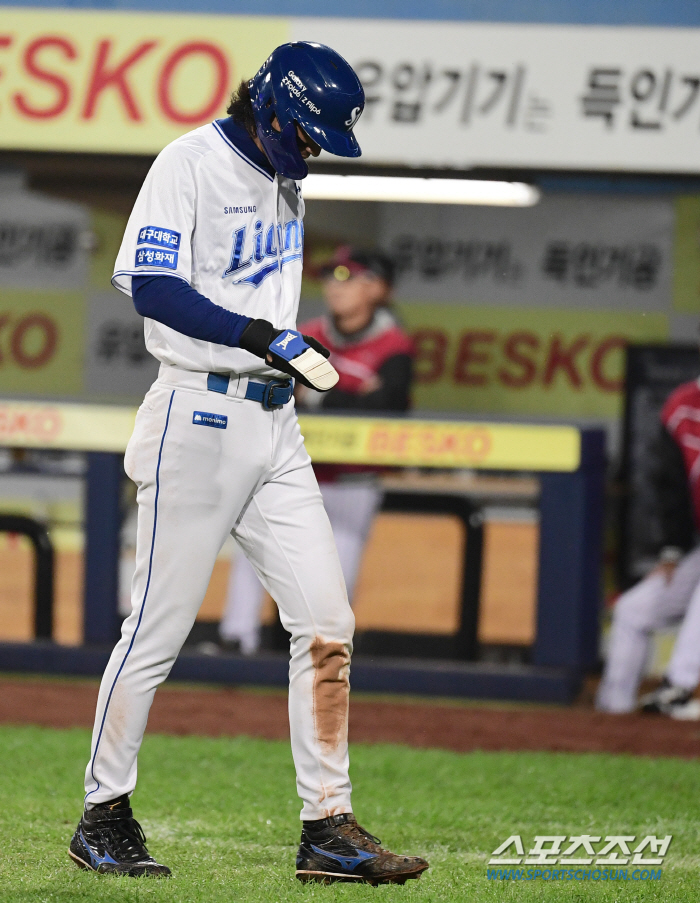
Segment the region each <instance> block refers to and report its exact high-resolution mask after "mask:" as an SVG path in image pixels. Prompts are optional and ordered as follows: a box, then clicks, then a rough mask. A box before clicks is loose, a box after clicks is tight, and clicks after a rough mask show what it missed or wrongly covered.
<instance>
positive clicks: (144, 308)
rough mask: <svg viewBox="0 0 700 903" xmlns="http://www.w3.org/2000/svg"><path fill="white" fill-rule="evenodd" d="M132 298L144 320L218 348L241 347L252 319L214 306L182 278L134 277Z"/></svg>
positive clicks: (132, 278)
mask: <svg viewBox="0 0 700 903" xmlns="http://www.w3.org/2000/svg"><path fill="white" fill-rule="evenodd" d="M131 295H132V298H133V300H134V307H135V308H136V310H137V311H138V312H139V313H140V314H141V316H142V317H150V318H151V319H152V320H157V321H158V322H159V323H163V325H165V326H169V327H170V328H171V329H175V330H176V331H177V332H181V333H182V334H183V335H188V336H190V337H191V338H193V339H202V340H203V341H205V342H216V343H217V344H218V345H229V346H230V347H231V348H237V347H239V342H240V338H241V335H242V333H243V330H244V329H245V328H246V326H247V325H248V324H249V323H250V322H251V318H250V317H244V316H243V315H242V314H235V313H233V312H232V311H230V310H225V309H224V308H223V307H219V305H218V304H214V303H213V302H212V301H210V300H209V298H205V297H204V295H200V293H199V292H198V291H197V290H196V289H194V288H192V286H191V285H188V284H187V283H186V282H185V281H184V280H182V279H174V278H173V277H172V276H132V277H131Z"/></svg>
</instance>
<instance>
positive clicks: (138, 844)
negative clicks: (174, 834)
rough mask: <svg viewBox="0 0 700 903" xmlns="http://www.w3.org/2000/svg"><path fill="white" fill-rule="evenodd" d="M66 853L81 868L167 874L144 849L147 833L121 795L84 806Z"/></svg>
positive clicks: (114, 871)
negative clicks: (109, 800) (92, 807)
mask: <svg viewBox="0 0 700 903" xmlns="http://www.w3.org/2000/svg"><path fill="white" fill-rule="evenodd" d="M68 855H69V856H70V858H71V859H72V860H73V862H75V863H76V865H78V866H79V867H80V868H81V869H87V870H88V871H91V872H100V874H112V875H128V876H129V877H131V878H140V877H141V876H143V875H148V876H149V877H159V878H160V877H168V876H170V874H171V871H170V869H169V868H168V867H167V865H161V864H160V863H159V862H156V861H155V859H154V858H153V857H152V856H151V855H150V853H149V852H148V850H147V849H146V836H145V834H144V833H143V830H142V829H141V825H140V824H139V823H138V822H137V821H136V819H135V818H134V816H133V813H132V811H131V808H130V807H129V798H128V797H127V796H126V794H125V795H124V796H120V797H119V798H118V799H116V800H111V802H109V803H102V804H101V805H99V806H95V807H94V809H86V810H85V812H84V813H83V817H82V818H81V819H80V822H79V823H78V827H77V828H76V831H75V834H74V835H73V838H72V839H71V842H70V846H69V848H68Z"/></svg>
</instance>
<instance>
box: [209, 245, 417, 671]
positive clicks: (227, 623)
mask: <svg viewBox="0 0 700 903" xmlns="http://www.w3.org/2000/svg"><path fill="white" fill-rule="evenodd" d="M321 275H322V278H323V292H324V297H325V301H326V305H327V308H328V312H327V313H326V314H324V315H323V316H321V317H318V318H317V319H315V320H312V321H310V322H308V323H305V324H302V326H301V327H300V328H301V329H302V331H303V332H304V333H308V335H311V336H313V337H314V338H315V339H317V340H318V341H319V342H322V344H323V345H324V346H325V347H326V348H328V349H329V350H330V352H331V356H330V361H331V363H332V364H333V366H334V367H335V369H336V370H337V371H338V374H339V381H338V384H337V385H336V386H335V387H334V388H333V389H331V390H330V391H329V392H324V393H319V392H310V391H309V390H308V389H305V388H304V387H297V391H296V396H297V402H300V403H301V405H303V406H305V407H307V408H308V409H311V410H313V409H318V408H321V409H322V410H323V411H338V412H340V413H342V412H344V411H353V412H361V411H366V412H367V413H377V412H379V411H392V412H397V413H398V412H401V413H403V412H405V411H406V410H407V409H408V407H409V405H410V389H411V377H412V355H413V345H412V343H411V340H410V339H409V337H408V336H407V335H406V334H405V333H404V331H403V330H402V329H401V327H400V326H399V324H398V322H397V320H396V318H395V316H394V315H393V313H392V311H391V309H390V307H389V301H390V295H391V288H392V285H393V281H394V267H393V264H392V261H391V260H390V259H389V258H388V257H386V256H385V255H384V254H381V253H379V252H378V251H365V250H360V249H352V248H349V247H345V246H343V247H340V248H338V249H337V251H336V253H335V254H334V256H333V258H332V259H331V260H330V261H329V262H328V264H327V265H326V266H325V267H324V269H323V271H322V273H321ZM314 471H315V473H316V477H317V479H318V481H319V486H320V489H321V494H322V496H323V503H324V506H325V508H326V511H327V513H328V517H329V520H330V522H331V527H332V528H333V536H334V537H335V542H336V546H337V548H338V555H339V558H340V564H341V567H342V569H343V576H344V577H345V585H346V587H347V590H348V597H349V599H350V602H351V603H352V600H353V595H354V589H355V583H356V580H357V575H358V572H359V569H360V564H361V562H362V552H363V550H364V547H365V544H366V542H367V538H368V536H369V532H370V530H371V528H372V522H373V520H374V516H375V514H376V512H377V510H378V508H379V506H380V505H381V501H382V491H381V487H380V486H379V484H378V480H377V476H376V470H375V469H374V468H371V467H357V466H348V465H335V464H334V465H329V464H320V465H315V466H314ZM263 601H264V590H263V588H262V586H261V584H260V581H259V580H258V578H257V575H256V573H255V571H254V569H253V567H252V566H251V564H250V563H249V562H248V560H247V559H246V558H243V557H242V556H239V557H238V558H237V561H236V563H235V565H234V567H233V570H232V573H231V578H230V580H229V588H228V593H227V602H226V607H225V610H224V613H223V616H222V619H221V623H220V625H219V634H220V637H221V641H222V646H223V648H224V649H232V648H233V649H236V648H240V651H241V652H242V653H243V654H245V655H251V654H252V653H254V652H256V651H257V649H258V647H259V645H260V615H261V610H262V605H263ZM206 651H209V652H217V651H218V647H216V646H213V648H212V644H208V645H207V649H206Z"/></svg>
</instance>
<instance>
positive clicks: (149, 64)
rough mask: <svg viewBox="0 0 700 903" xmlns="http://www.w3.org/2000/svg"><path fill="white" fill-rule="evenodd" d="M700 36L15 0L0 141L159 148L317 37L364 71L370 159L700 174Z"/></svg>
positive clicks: (2, 57) (2, 38)
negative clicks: (34, 4) (290, 44)
mask: <svg viewBox="0 0 700 903" xmlns="http://www.w3.org/2000/svg"><path fill="white" fill-rule="evenodd" d="M699 33H700V31H699V30H698V29H692V28H682V29H681V28H638V27H636V28H632V27H601V26H562V25H532V24H498V23H493V24H489V23H480V22H429V21H421V22H416V21H406V20H401V21H392V20H386V19H385V20H378V19H371V20H370V19H359V18H358V19H337V18H321V19H319V18H304V17H274V16H236V15H230V16H221V15H188V14H173V13H167V14H166V13H141V12H132V11H126V10H124V11H113V12H102V11H96V10H64V9H41V10H39V9H19V8H11V7H6V8H3V15H2V21H0V71H1V73H2V74H1V75H0V147H4V148H18V149H32V150H66V151H68V150H73V151H105V152H110V153H141V154H155V153H157V152H158V151H160V150H161V149H162V148H163V147H164V146H165V145H166V144H167V143H168V142H169V141H171V140H172V139H173V138H175V137H177V136H178V135H180V134H182V133H184V132H186V131H189V130H190V129H192V128H196V127H197V126H199V125H201V124H203V123H205V122H208V121H210V120H211V119H213V118H215V117H217V116H222V115H224V112H225V109H226V100H227V98H228V96H229V93H230V91H231V89H232V88H233V87H234V86H235V85H236V84H237V83H238V81H239V80H240V79H241V78H243V77H246V78H248V77H250V76H251V75H252V74H253V73H254V72H255V71H256V70H257V69H258V67H259V66H260V65H261V64H262V62H263V61H264V60H265V59H266V57H267V56H268V54H269V53H270V52H271V50H272V49H273V48H274V47H275V46H277V45H278V44H280V43H283V42H285V41H290V40H311V41H319V42H321V43H326V44H329V45H330V46H332V47H334V48H336V49H337V50H338V51H340V53H342V54H343V55H344V56H345V57H346V58H347V59H348V61H349V62H350V63H351V64H352V65H353V66H355V68H356V69H357V71H358V74H359V75H360V78H361V80H362V82H363V85H364V87H365V91H366V94H367V107H366V111H365V113H364V115H363V117H362V119H361V120H360V122H359V124H358V128H357V134H358V137H359V140H360V143H361V145H362V147H363V152H364V160H365V161H366V162H368V163H382V164H400V165H409V166H429V167H457V168H460V169H464V168H472V167H476V166H486V167H489V168H492V167H526V168H527V167H535V168H557V169H562V168H563V169H587V170H591V169H593V170H595V169H598V170H633V171H638V172H681V173H682V172H686V173H695V172H698V169H699V167H700V164H699V163H698V160H699V159H700V156H699V155H698V150H699V148H700V129H699V128H698V123H699V121H700V66H699V65H698V62H697V46H698V36H699Z"/></svg>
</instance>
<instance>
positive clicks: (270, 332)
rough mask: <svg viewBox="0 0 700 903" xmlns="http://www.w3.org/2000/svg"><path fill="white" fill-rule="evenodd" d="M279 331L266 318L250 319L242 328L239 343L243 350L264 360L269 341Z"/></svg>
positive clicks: (271, 340) (275, 336)
mask: <svg viewBox="0 0 700 903" xmlns="http://www.w3.org/2000/svg"><path fill="white" fill-rule="evenodd" d="M280 331H281V330H279V329H275V327H274V326H273V325H272V323H269V322H268V321H267V320H251V321H250V323H249V324H248V325H247V326H246V328H245V329H244V330H243V334H242V335H241V338H240V340H239V344H240V346H241V348H243V349H244V350H245V351H250V353H251V354H255V355H257V357H261V358H262V359H263V360H265V358H266V357H267V355H268V354H269V353H270V345H271V343H272V342H273V341H274V339H276V338H277V336H278V335H279V334H280Z"/></svg>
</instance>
